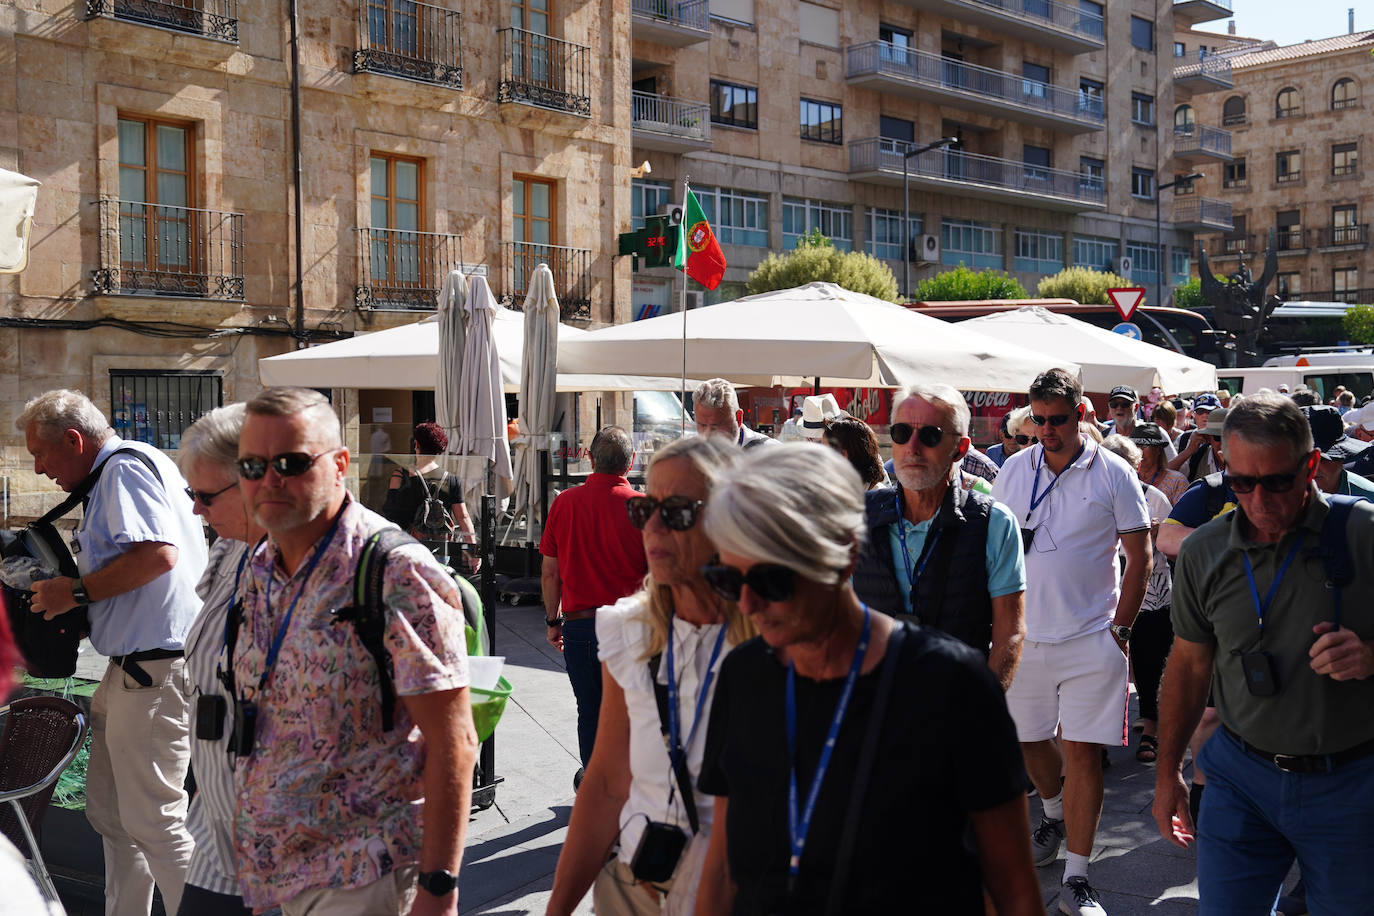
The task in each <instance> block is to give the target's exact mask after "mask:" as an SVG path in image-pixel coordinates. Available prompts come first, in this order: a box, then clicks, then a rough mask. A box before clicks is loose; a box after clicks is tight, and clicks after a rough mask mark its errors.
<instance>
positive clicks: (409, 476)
mask: <svg viewBox="0 0 1374 916" xmlns="http://www.w3.org/2000/svg"><path fill="white" fill-rule="evenodd" d="M399 470H400V472H401V473H402V474H404V475H405V479H404V480H402V481H401V485H400V486H399V487H397V488H395V489H389V490H387V491H386V501H385V502H384V503H383V504H382V512H381V514H382V515H383V516H385V517H386V518H387V520H388V521H392V522H395V523H396V524H397V525H400V526H401V527H402V528H403V529H405V530H406V531H410V530H411V529H412V528H413V527H414V526H415V516H416V514H417V513H418V512H419V511H420V506H421V505H422V504H423V503H424V501H425V486H426V484H427V485H428V487H429V492H430V493H431V494H433V495H434V496H436V497H438V499H439V500H440V501H441V502H442V503H443V504H444V508H446V509H448V510H449V511H450V512H451V511H453V509H452V507H453V506H456V505H459V504H461V503H462V502H463V487H462V481H461V480H459V479H458V478H457V477H455V476H454V475H453V474H449V473H447V472H445V471H443V470H442V469H440V468H435V469H434V470H432V471H426V472H425V479H424V482H421V481H420V478H419V476H418V475H417V474H416V473H415V472H414V471H412V470H410V469H408V468H400V469H399ZM393 473H395V472H393Z"/></svg>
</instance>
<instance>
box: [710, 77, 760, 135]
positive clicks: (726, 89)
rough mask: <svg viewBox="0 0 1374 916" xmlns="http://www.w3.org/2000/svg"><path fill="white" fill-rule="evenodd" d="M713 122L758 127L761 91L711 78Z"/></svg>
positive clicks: (731, 125) (730, 125) (733, 125)
mask: <svg viewBox="0 0 1374 916" xmlns="http://www.w3.org/2000/svg"><path fill="white" fill-rule="evenodd" d="M711 123H712V124H725V125H727V126H729V127H749V128H753V129H758V126H759V91H758V90H757V89H755V88H753V87H751V86H738V85H736V84H734V83H725V82H721V81H720V80H711Z"/></svg>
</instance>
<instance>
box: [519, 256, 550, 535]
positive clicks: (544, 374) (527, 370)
mask: <svg viewBox="0 0 1374 916" xmlns="http://www.w3.org/2000/svg"><path fill="white" fill-rule="evenodd" d="M558 315H559V308H558V296H557V294H556V293H555V292H554V288H553V272H552V271H551V270H549V267H548V265H547V264H540V265H539V266H538V267H536V268H535V269H534V274H533V275H532V276H531V278H530V289H529V292H528V293H527V294H526V296H525V339H524V344H525V346H524V354H523V356H522V358H521V362H520V433H521V435H520V436H519V438H518V439H517V440H516V446H517V451H516V462H515V496H514V500H513V504H512V509H513V510H514V511H513V514H512V520H514V519H515V518H518V517H519V515H520V514H521V513H522V512H524V513H525V515H526V521H527V523H528V527H527V529H526V530H527V531H532V530H533V527H534V525H535V523H536V522H538V521H540V520H542V517H543V499H542V498H541V496H542V494H541V493H540V474H539V469H540V463H541V455H542V454H543V453H544V452H547V451H548V449H549V432H550V430H549V426H550V425H551V424H552V423H553V406H554V376H555V374H556V367H555V360H556V356H557V349H558Z"/></svg>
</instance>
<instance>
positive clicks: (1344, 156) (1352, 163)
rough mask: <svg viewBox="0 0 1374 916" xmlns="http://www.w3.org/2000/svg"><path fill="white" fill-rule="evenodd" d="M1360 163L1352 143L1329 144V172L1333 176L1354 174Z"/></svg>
mask: <svg viewBox="0 0 1374 916" xmlns="http://www.w3.org/2000/svg"><path fill="white" fill-rule="evenodd" d="M1359 164H1360V160H1359V152H1358V150H1357V147H1356V145H1355V144H1354V143H1335V144H1332V146H1331V174H1332V176H1334V177H1337V178H1339V177H1341V176H1343V175H1354V174H1355V172H1356V171H1357V170H1358V168H1359Z"/></svg>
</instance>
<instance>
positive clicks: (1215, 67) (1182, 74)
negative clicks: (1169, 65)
mask: <svg viewBox="0 0 1374 916" xmlns="http://www.w3.org/2000/svg"><path fill="white" fill-rule="evenodd" d="M1193 79H1207V80H1211V81H1212V82H1215V83H1218V84H1222V85H1226V86H1234V85H1235V84H1236V79H1235V77H1234V76H1233V75H1232V73H1231V59H1230V58H1229V57H1221V56H1220V55H1217V54H1208V55H1205V56H1204V57H1203V58H1202V59H1201V60H1199V61H1196V62H1194V63H1191V64H1179V65H1178V66H1177V67H1175V68H1174V81H1175V82H1177V81H1178V80H1193ZM1223 123H1225V122H1223ZM1237 123H1238V122H1237Z"/></svg>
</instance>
